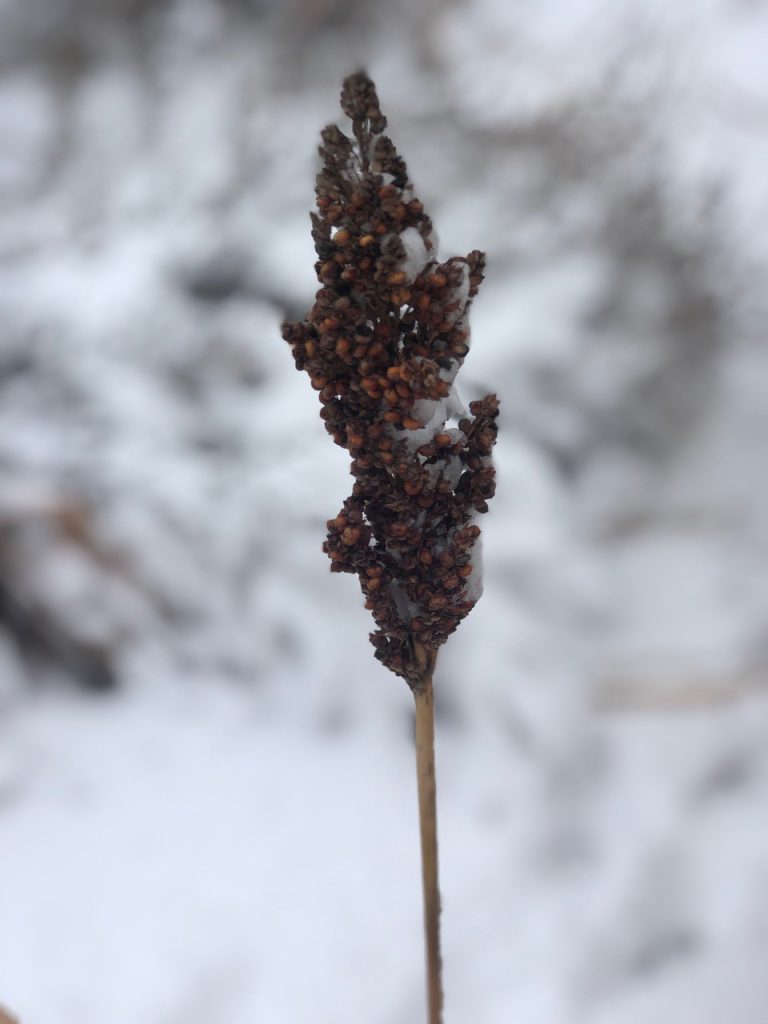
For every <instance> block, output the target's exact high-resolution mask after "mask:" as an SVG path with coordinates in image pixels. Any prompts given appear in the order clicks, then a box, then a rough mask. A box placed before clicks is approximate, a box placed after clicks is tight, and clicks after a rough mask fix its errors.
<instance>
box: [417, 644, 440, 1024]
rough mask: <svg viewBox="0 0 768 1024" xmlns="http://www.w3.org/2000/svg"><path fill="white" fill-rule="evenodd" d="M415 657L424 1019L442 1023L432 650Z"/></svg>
mask: <svg viewBox="0 0 768 1024" xmlns="http://www.w3.org/2000/svg"><path fill="white" fill-rule="evenodd" d="M416 654H417V658H418V659H419V662H420V664H421V665H422V667H423V674H422V678H421V682H420V684H419V686H417V687H414V691H413V695H414V699H415V702H416V774H417V779H418V788H419V827H420V832H421V875H422V886H423V891H424V937H425V941H426V964H427V1014H428V1015H427V1021H428V1024H442V1020H443V987H442V977H441V976H442V960H441V956H440V887H439V883H438V870H437V800H436V791H435V706H434V698H433V690H432V670H433V667H434V652H431V651H426V650H425V649H424V648H422V647H421V646H420V645H418V646H417V650H416Z"/></svg>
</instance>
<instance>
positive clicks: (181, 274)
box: [0, 0, 768, 1024]
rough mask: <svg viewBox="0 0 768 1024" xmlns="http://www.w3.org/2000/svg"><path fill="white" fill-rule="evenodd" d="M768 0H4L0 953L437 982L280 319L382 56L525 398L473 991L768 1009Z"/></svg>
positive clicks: (486, 599)
mask: <svg viewBox="0 0 768 1024" xmlns="http://www.w3.org/2000/svg"><path fill="white" fill-rule="evenodd" d="M767 46H768V4H766V3H765V2H763V0H704V2H700V0H682V2H679V3H676V4H670V3H667V2H662V0H620V2H615V0H614V2H608V0H576V2H571V3H564V2H562V0H545V2H543V3H539V4H536V5H531V4H524V3H522V2H510V0H431V2H426V0H425V2H419V3H415V4H413V3H408V2H407V0H393V2H390V3H375V2H373V0H363V2H359V0H358V2H352V0H288V2H279V0H165V2H159V0H158V2H152V0H0V1003H1V1004H4V1005H6V1006H7V1007H8V1008H9V1009H11V1010H12V1011H13V1012H14V1013H15V1014H17V1015H18V1016H19V1017H20V1018H21V1020H22V1022H23V1024H182V1022H183V1024H198V1022H199V1024H212V1022H216V1024H218V1022H221V1024H255V1022H259V1024H261V1022H263V1024H360V1022H363V1021H364V1022H365V1024H415V1022H418V1021H420V1020H422V1019H423V1000H424V997H423V955H422V937H421V905H420V890H419V862H418V845H417V831H416V822H417V819H416V795H415V780H414V772H413V749H412V721H411V701H410V696H409V694H408V691H407V688H406V687H405V685H404V684H403V683H402V681H401V680H398V679H396V678H394V677H392V676H389V675H388V674H387V673H386V671H385V670H384V669H383V668H381V666H379V665H378V663H377V662H375V661H374V659H373V657H372V651H371V649H370V647H369V644H368V640H367V633H368V631H369V628H370V621H369V617H368V613H367V612H365V610H364V609H363V607H362V599H361V596H360V593H359V590H358V588H357V583H356V581H355V580H354V579H353V578H352V577H341V578H340V577H333V576H331V575H330V573H329V572H328V563H327V560H326V558H325V557H324V556H323V555H322V554H321V552H320V543H321V541H322V539H323V536H324V533H325V526H324V524H325V520H326V519H328V518H329V517H331V516H333V515H335V513H336V512H337V510H338V508H339V506H340V503H341V501H342V499H343V497H344V496H345V495H346V493H347V462H346V455H345V453H344V452H342V451H341V449H338V448H335V447H334V446H333V445H332V444H331V442H330V440H329V438H328V437H327V435H326V434H325V431H324V430H323V427H322V423H321V421H320V419H319V418H318V404H317V399H316V395H315V393H314V392H312V391H311V389H310V387H309V384H308V382H307V381H306V379H305V378H304V376H303V375H299V374H297V373H296V372H295V370H294V368H293V365H292V360H291V356H290V351H289V349H288V347H287V346H286V345H285V343H284V342H283V341H282V340H281V338H280V332H279V325H280V323H281V321H282V320H283V319H285V318H289V319H295V318H297V317H301V316H303V314H304V312H305V311H306V310H307V308H308V307H309V305H310V303H311V301H312V295H313V292H314V289H315V287H316V284H315V280H314V275H313V269H312V265H313V262H314V253H313V250H312V245H311V240H310V235H309V220H308V215H307V214H308V210H309V208H310V206H311V203H312V199H313V195H312V187H313V176H314V171H315V159H316V158H315V150H316V145H317V141H318V133H319V129H320V127H321V126H322V125H324V124H326V123H327V122H329V121H331V120H335V119H337V116H338V106H337V97H338V91H339V86H340V82H341V79H342V78H343V77H344V76H345V75H346V74H348V73H350V72H351V71H354V70H356V69H357V68H359V67H362V66H364V67H366V68H367V70H368V71H369V72H370V74H371V75H372V77H373V78H374V80H375V81H376V82H377V85H378V88H379V94H380V96H381V100H382V105H383V108H384V110H385V112H386V113H387V114H388V117H389V122H390V124H389V132H390V134H391V135H392V137H393V138H394V140H395V142H396V144H397V146H398V148H399V149H400V150H401V152H402V153H403V155H404V156H405V158H406V160H407V161H408V165H409V168H410V171H411V176H412V178H413V180H414V182H415V185H416V189H417V194H418V195H419V196H420V198H421V199H422V200H423V201H424V203H425V205H426V207H427V209H428V211H429V212H430V213H431V215H432V217H433V220H434V222H435V225H436V228H437V231H438V233H439V235H440V240H441V254H442V256H443V257H444V258H445V257H447V256H449V255H452V254H459V253H465V252H467V251H468V250H470V249H472V248H480V249H483V250H485V251H486V252H487V253H488V265H489V270H488V275H487V280H486V282H485V284H484V286H483V288H482V290H481V292H480V295H479V297H478V299H477V301H476V303H475V306H474V308H473V315H472V326H473V348H472V351H471V353H470V355H469V357H468V359H467V362H466V365H465V368H464V370H463V371H462V379H463V381H464V397H465V398H466V399H469V398H473V397H477V396H479V395H480V394H483V393H485V391H487V390H496V391H497V392H498V393H499V395H500V397H501V399H502V403H503V404H502V419H501V434H500V440H499V444H498V446H497V449H496V456H495V461H496V465H497V471H498V483H499V486H498V494H497V497H496V499H495V502H494V506H493V508H492V510H491V513H490V514H489V515H488V516H487V517H486V518H485V522H484V523H483V528H484V552H485V574H484V575H485V594H484V596H483V598H482V600H481V601H480V603H479V605H478V607H477V608H476V609H475V611H474V612H473V613H472V615H471V616H470V618H469V619H468V620H467V622H466V623H464V624H463V626H462V627H461V629H460V630H459V632H458V633H457V634H456V636H455V637H454V638H452V640H451V641H450V642H449V644H448V645H447V647H446V649H445V650H444V651H443V653H442V655H441V658H440V662H439V670H438V678H437V689H438V715H439V719H438V783H439V817H440V829H441V854H442V886H443V902H444V917H443V926H444V957H445V970H446V1022H447V1024H658V1022H660V1021H672V1020H673V1021H675V1024H722V1022H723V1021H725V1020H728V1021H732V1022H733V1024H765V1021H766V1020H768V972H766V970H765V964H766V959H767V958H768V897H767V896H766V893H768V816H767V815H766V813H765V809H766V806H768V745H767V744H766V737H767V735H768V693H766V683H767V682H768V472H766V470H767V469H768V349H766V345H765V339H764V334H765V324H766V313H767V312H768V308H767V307H768V301H767V299H766V287H765V281H766V271H767V270H768V232H766V230H765V225H766V224H767V223H768V189H766V185H765V182H766V167H767V166H768V77H767V76H766V75H765V53H766V47H767Z"/></svg>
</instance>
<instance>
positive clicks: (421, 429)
mask: <svg viewBox="0 0 768 1024" xmlns="http://www.w3.org/2000/svg"><path fill="white" fill-rule="evenodd" d="M341 106H342V109H343V111H344V113H345V114H346V115H347V116H348V117H349V119H350V120H351V122H352V135H353V137H354V138H353V139H350V138H349V137H348V136H347V135H345V134H344V133H343V132H342V131H340V129H339V128H337V127H336V126H334V125H331V126H329V127H327V128H326V129H325V130H324V131H323V133H322V145H321V146H320V156H321V157H322V161H323V166H322V169H321V171H320V173H319V174H318V176H317V182H316V193H317V210H318V212H317V213H315V214H312V237H313V239H314V242H315V249H316V251H317V263H316V264H315V269H316V271H317V276H318V279H319V281H320V285H321V287H320V290H319V291H318V292H317V295H316V301H315V305H314V306H313V308H312V310H311V312H310V314H309V316H308V317H307V319H306V320H304V321H303V322H302V323H297V324H286V325H285V326H284V327H283V337H284V338H285V340H286V341H287V342H289V344H290V345H291V347H292V349H293V355H294V359H295V361H296V366H297V367H298V369H300V370H306V372H307V373H308V375H309V378H310V381H311V383H312V387H313V388H314V389H315V390H316V391H318V392H319V398H320V402H321V405H322V409H321V412H320V415H321V416H322V418H323V420H324V422H325V426H326V429H327V431H328V432H329V434H331V436H332V437H333V439H334V441H335V442H336V444H338V445H341V446H342V447H343V448H346V449H347V450H348V451H349V453H350V455H351V456H352V463H351V473H352V475H353V477H354V479H355V483H354V486H353V488H352V494H351V495H350V497H349V498H347V500H346V501H345V502H344V505H343V506H342V509H341V511H340V512H339V514H338V515H337V516H335V518H333V519H331V520H329V522H328V537H327V540H326V542H325V544H324V550H325V552H326V553H327V554H328V556H329V557H330V559H331V570H332V571H333V572H352V573H356V574H357V576H358V577H359V580H360V586H361V588H362V590H363V594H364V595H365V598H366V607H367V608H369V609H370V611H371V613H372V614H373V617H374V620H375V622H376V627H377V628H376V631H375V632H374V633H372V634H371V641H372V643H373V645H374V647H375V651H376V657H377V658H378V659H379V660H380V661H382V662H383V663H384V664H385V665H386V666H387V668H389V669H391V670H392V671H393V672H396V673H397V674H398V675H401V676H403V677H404V678H405V679H406V680H407V681H408V683H409V685H410V686H411V688H412V689H413V690H414V691H417V690H418V689H419V687H421V686H422V685H423V683H424V679H425V676H427V675H428V676H431V672H432V668H433V665H434V660H435V656H436V652H437V650H438V648H439V647H440V645H441V644H442V643H443V642H444V641H445V640H446V638H447V637H448V636H449V635H450V634H451V633H452V632H453V631H454V630H455V629H456V627H457V626H458V624H459V622H461V620H462V619H463V618H464V617H465V616H466V615H467V614H468V612H469V611H470V610H471V608H472V607H473V606H474V604H475V602H476V601H477V599H478V597H479V595H480V575H479V557H478V555H479V552H478V549H477V538H478V536H479V534H480V530H479V528H478V527H477V525H475V523H474V519H475V516H476V514H477V513H481V512H486V511H487V509H488V504H487V502H488V499H489V498H490V497H491V496H492V495H493V492H494V470H493V467H492V465H491V461H490V453H491V448H492V447H493V444H494V441H495V438H496V417H497V415H498V401H497V400H496V397H495V395H487V396H486V397H485V398H483V399H481V400H480V401H477V402H472V403H471V404H470V408H469V411H467V410H466V409H464V407H463V406H462V403H461V401H460V400H459V398H458V395H457V393H456V389H455V385H454V378H455V377H456V373H457V371H458V369H459V367H460V366H461V364H462V362H463V360H464V357H465V356H466V354H467V352H468V348H469V327H468V323H467V314H468V310H469V306H470V303H471V301H472V298H473V297H474V295H475V294H476V293H477V289H478V286H479V284H480V282H481V281H482V278H483V267H484V263H485V257H484V255H483V254H482V253H481V252H477V251H475V252H471V253H470V254H469V255H468V256H466V257H453V258H451V259H449V260H447V261H446V262H444V263H440V262H439V261H438V258H437V251H436V245H435V241H434V238H433V234H432V224H431V221H430V219H429V217H427V215H426V214H425V212H424V208H423V206H422V204H421V202H420V201H419V200H418V199H416V198H415V196H414V194H413V189H412V187H411V184H410V182H409V180H408V174H407V170H406V166H405V163H404V162H403V160H402V159H401V157H400V156H399V155H398V153H397V151H396V150H395V148H394V146H393V144H392V142H391V141H390V140H389V138H387V136H386V135H384V134H383V131H384V129H385V128H386V125H387V121H386V118H385V117H384V115H383V114H382V113H381V110H380V108H379V101H378V97H377V95H376V90H375V88H374V85H373V83H372V82H371V80H370V79H369V78H368V77H367V76H366V75H365V74H363V73H358V74H355V75H352V76H350V77H349V78H347V79H346V81H345V82H344V86H343V89H342V93H341Z"/></svg>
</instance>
